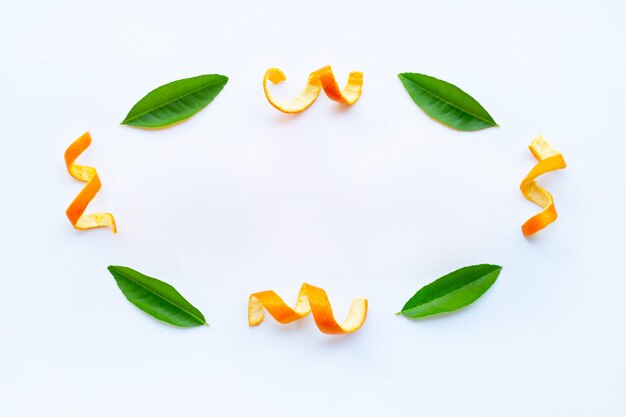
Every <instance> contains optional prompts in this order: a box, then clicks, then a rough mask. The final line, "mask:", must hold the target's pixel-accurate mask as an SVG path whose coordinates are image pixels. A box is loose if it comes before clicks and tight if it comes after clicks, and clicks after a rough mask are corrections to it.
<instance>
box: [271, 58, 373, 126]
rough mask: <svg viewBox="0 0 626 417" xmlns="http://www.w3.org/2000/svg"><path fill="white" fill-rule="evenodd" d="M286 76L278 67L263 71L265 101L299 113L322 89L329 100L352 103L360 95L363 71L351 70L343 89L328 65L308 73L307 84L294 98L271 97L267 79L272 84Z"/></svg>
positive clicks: (286, 111) (280, 108)
mask: <svg viewBox="0 0 626 417" xmlns="http://www.w3.org/2000/svg"><path fill="white" fill-rule="evenodd" d="M286 79H287V77H286V76H285V73H284V72H282V71H281V70H280V69H278V68H270V69H268V70H267V71H266V72H265V76H264V77H263V91H264V92H265V97H266V98H267V101H269V102H270V104H271V105H272V106H274V108H276V109H277V110H280V111H282V112H283V113H289V114H294V113H300V112H302V111H304V110H306V109H307V108H308V107H309V106H310V105H311V104H313V102H314V101H315V100H317V97H319V95H320V92H321V91H322V89H324V92H325V93H326V95H327V96H328V98H330V99H331V100H334V101H336V102H338V103H342V104H346V105H352V104H354V103H356V101H357V100H358V99H359V97H361V91H362V89H363V73H362V72H360V71H353V72H351V73H350V75H349V76H348V82H347V83H346V87H345V88H344V89H343V91H342V90H341V89H340V88H339V85H338V84H337V80H336V79H335V75H334V74H333V70H332V68H331V67H330V65H327V66H325V67H323V68H320V69H318V70H317V71H313V72H312V73H311V74H310V75H309V79H308V81H307V85H306V87H305V88H304V90H302V91H301V92H300V93H299V94H298V95H297V96H296V97H295V98H293V99H292V100H290V101H280V100H276V99H275V98H273V97H272V95H271V94H270V92H269V88H268V81H270V82H271V83H272V84H278V83H281V82H283V81H285V80H286Z"/></svg>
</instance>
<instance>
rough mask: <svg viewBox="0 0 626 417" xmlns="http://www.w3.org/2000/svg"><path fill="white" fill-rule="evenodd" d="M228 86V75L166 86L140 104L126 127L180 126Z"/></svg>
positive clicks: (184, 81) (203, 77) (125, 123)
mask: <svg viewBox="0 0 626 417" xmlns="http://www.w3.org/2000/svg"><path fill="white" fill-rule="evenodd" d="M227 82H228V77H226V76H225V75H219V74H208V75H200V76H197V77H192V78H185V79H182V80H178V81H173V82H171V83H168V84H165V85H162V86H161V87H158V88H156V89H154V90H152V91H150V92H149V93H148V94H147V95H146V96H145V97H144V98H142V99H141V100H139V101H138V102H137V104H135V105H134V106H133V108H132V109H131V110H130V112H129V113H128V115H127V116H126V118H125V119H124V120H123V121H122V124H123V125H129V126H136V127H147V128H155V127H164V126H169V125H171V124H174V123H177V122H180V121H182V120H185V119H187V118H189V117H191V116H193V115H194V114H196V113H197V112H199V111H200V110H202V109H203V108H204V107H206V106H207V105H208V104H209V103H210V102H211V101H213V99H214V98H215V97H216V96H217V95H218V94H219V93H220V91H222V88H224V86H225V85H226V83H227Z"/></svg>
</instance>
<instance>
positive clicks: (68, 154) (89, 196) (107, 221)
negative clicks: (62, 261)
mask: <svg viewBox="0 0 626 417" xmlns="http://www.w3.org/2000/svg"><path fill="white" fill-rule="evenodd" d="M90 144H91V135H90V134H89V132H85V133H83V134H82V135H81V136H80V137H79V138H78V139H76V141H74V143H72V144H71V145H70V146H69V147H68V148H67V150H66V151H65V155H64V156H65V165H66V166H67V172H68V173H69V174H70V175H71V176H72V177H74V178H76V179H77V180H79V181H83V182H86V183H87V184H86V185H85V187H84V188H83V189H82V190H81V192H80V193H78V195H77V196H76V198H75V199H74V201H72V203H71V204H70V205H69V207H68V208H67V210H66V211H65V214H66V215H67V218H68V219H69V221H70V223H72V226H74V228H76V229H78V230H87V229H94V228H96V227H110V228H111V230H112V231H113V233H117V228H116V226H115V219H114V218H113V215H111V214H109V213H97V214H84V213H85V210H86V209H87V206H88V205H89V203H90V202H91V200H93V198H94V197H95V196H96V194H97V193H98V191H99V190H100V188H101V187H102V183H101V182H100V177H98V173H97V172H96V169H95V168H92V167H88V166H82V165H78V164H75V163H74V161H76V158H78V156H79V155H80V154H82V153H83V151H85V149H87V148H88V147H89V145H90Z"/></svg>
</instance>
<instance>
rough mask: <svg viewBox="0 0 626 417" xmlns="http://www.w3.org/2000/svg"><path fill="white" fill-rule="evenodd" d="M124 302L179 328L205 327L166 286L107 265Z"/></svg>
mask: <svg viewBox="0 0 626 417" xmlns="http://www.w3.org/2000/svg"><path fill="white" fill-rule="evenodd" d="M108 269H109V272H110V273H111V275H113V278H115V281H116V282H117V286H118V287H120V290H122V292H123V293H124V295H125V296H126V298H127V299H128V301H130V302H131V303H133V304H134V305H136V306H137V307H139V308H140V309H142V310H143V311H145V312H146V313H148V314H150V315H151V316H152V317H155V318H157V319H159V320H162V321H164V322H166V323H170V324H173V325H174V326H180V327H195V326H200V325H203V324H207V322H206V320H205V319H204V316H203V315H202V313H201V312H200V311H199V310H198V309H197V308H195V307H194V306H192V305H191V304H189V302H188V301H187V300H185V298H184V297H183V296H182V295H180V293H179V292H178V291H176V289H175V288H174V287H172V286H171V285H170V284H167V283H165V282H163V281H159V280H158V279H156V278H151V277H149V276H146V275H144V274H142V273H141V272H137V271H135V270H134V269H131V268H128V267H125V266H113V265H111V266H109V268H108Z"/></svg>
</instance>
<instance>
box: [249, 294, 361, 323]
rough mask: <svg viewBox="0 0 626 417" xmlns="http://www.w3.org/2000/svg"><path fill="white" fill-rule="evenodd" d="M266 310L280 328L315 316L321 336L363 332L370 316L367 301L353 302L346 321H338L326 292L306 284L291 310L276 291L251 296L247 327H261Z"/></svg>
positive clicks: (357, 300) (358, 300)
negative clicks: (282, 325) (367, 317)
mask: <svg viewBox="0 0 626 417" xmlns="http://www.w3.org/2000/svg"><path fill="white" fill-rule="evenodd" d="M263 308H265V309H266V310H267V312H268V313H270V315H271V316H272V317H274V319H275V320H276V321H277V322H279V323H281V324H288V323H291V322H294V321H296V320H300V319H301V318H303V317H305V316H307V315H308V314H309V313H313V319H314V320H315V324H316V325H317V327H318V328H319V329H320V331H321V332H322V333H326V334H345V333H352V332H355V331H357V330H359V329H360V328H361V326H363V323H364V322H365V318H366V316H367V300H365V299H356V300H353V301H352V306H351V307H350V312H349V313H348V317H347V318H346V320H345V321H344V322H343V323H342V324H339V323H337V321H335V317H334V316H333V310H332V308H331V306H330V302H329V301H328V296H327V295H326V292H325V291H324V290H323V289H321V288H318V287H315V286H313V285H310V284H303V285H302V288H301V289H300V294H298V301H297V302H296V306H295V307H294V308H293V309H292V308H291V307H289V306H288V305H287V304H285V302H284V301H283V300H282V298H280V297H279V296H278V294H276V293H275V292H274V291H261V292H257V293H254V294H252V295H250V300H249V302H248V324H249V325H250V326H258V325H259V324H261V322H262V321H263V320H264V318H265V315H264V313H263Z"/></svg>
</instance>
